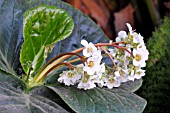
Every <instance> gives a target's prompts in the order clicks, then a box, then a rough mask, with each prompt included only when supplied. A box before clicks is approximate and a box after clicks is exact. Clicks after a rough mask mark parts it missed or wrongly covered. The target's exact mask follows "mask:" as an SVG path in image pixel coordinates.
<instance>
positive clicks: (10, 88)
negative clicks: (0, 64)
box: [0, 70, 68, 113]
mask: <svg viewBox="0 0 170 113" xmlns="http://www.w3.org/2000/svg"><path fill="white" fill-rule="evenodd" d="M24 89H25V84H24V82H22V81H21V80H20V79H19V78H17V77H16V76H14V75H11V74H8V73H6V72H3V71H1V70H0V111H1V113H68V112H67V111H66V110H64V109H63V108H62V107H60V106H59V105H58V104H56V103H54V102H53V101H51V100H49V99H47V98H45V97H42V96H39V95H36V94H33V93H29V94H26V93H25V92H23V90H24Z"/></svg>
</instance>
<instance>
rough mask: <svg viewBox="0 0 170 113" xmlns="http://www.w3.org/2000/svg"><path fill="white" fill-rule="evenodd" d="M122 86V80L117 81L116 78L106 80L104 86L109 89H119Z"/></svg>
mask: <svg viewBox="0 0 170 113" xmlns="http://www.w3.org/2000/svg"><path fill="white" fill-rule="evenodd" d="M120 85H121V81H120V80H116V79H114V78H106V79H105V84H104V86H106V87H108V88H109V89H112V88H113V87H119V86H120Z"/></svg>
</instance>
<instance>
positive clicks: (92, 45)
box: [89, 42, 97, 51]
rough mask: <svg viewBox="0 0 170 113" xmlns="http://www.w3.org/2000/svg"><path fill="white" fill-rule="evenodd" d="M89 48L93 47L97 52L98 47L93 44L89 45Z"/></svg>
mask: <svg viewBox="0 0 170 113" xmlns="http://www.w3.org/2000/svg"><path fill="white" fill-rule="evenodd" d="M89 47H91V48H92V50H93V51H97V48H96V46H94V44H93V43H91V42H90V43H89Z"/></svg>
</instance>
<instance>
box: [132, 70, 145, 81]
mask: <svg viewBox="0 0 170 113" xmlns="http://www.w3.org/2000/svg"><path fill="white" fill-rule="evenodd" d="M142 76H145V70H142V69H138V70H136V73H135V75H134V77H135V78H136V79H140V78H141V77H142Z"/></svg>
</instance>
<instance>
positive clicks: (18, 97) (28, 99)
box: [0, 0, 146, 113]
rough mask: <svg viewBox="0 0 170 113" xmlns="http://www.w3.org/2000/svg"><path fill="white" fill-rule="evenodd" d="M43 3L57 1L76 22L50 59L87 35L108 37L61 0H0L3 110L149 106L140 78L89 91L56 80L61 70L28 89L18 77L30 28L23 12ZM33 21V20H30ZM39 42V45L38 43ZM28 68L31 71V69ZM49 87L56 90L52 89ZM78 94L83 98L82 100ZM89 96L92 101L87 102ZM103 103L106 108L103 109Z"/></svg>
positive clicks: (135, 112) (134, 112) (26, 112)
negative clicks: (21, 50) (43, 83)
mask: <svg viewBox="0 0 170 113" xmlns="http://www.w3.org/2000/svg"><path fill="white" fill-rule="evenodd" d="M41 4H46V5H53V6H57V7H59V8H62V9H65V10H66V11H67V12H68V13H69V14H70V16H71V17H72V18H73V20H74V25H75V28H74V29H73V32H72V34H71V35H70V36H69V37H68V38H67V39H65V40H62V41H59V42H58V43H57V44H56V45H55V46H54V49H53V51H52V52H51V53H50V54H49V56H48V57H47V61H48V60H49V59H50V58H52V57H54V56H56V55H57V54H59V53H64V52H68V51H69V52H70V51H72V50H75V49H77V48H80V47H81V44H80V41H81V39H83V38H85V39H86V40H88V41H91V42H93V43H97V42H105V41H107V38H106V36H105V34H104V33H103V32H102V30H101V29H100V28H99V27H98V26H97V25H96V24H95V23H94V22H93V21H92V20H90V19H89V18H88V17H87V16H86V15H84V14H82V13H81V12H79V11H78V10H76V9H74V8H73V7H72V6H70V5H68V4H66V3H63V2H61V1H60V0H12V1H11V0H0V6H1V7H0V26H1V27H0V97H1V98H0V111H3V112H5V113H7V112H10V113H18V112H19V113H22V112H23V113H30V112H33V113H34V112H35V113H46V112H50V113H57V112H58V113H63V112H70V108H71V109H73V110H74V111H75V112H78V113H81V112H82V111H81V109H79V108H84V107H85V106H84V104H86V105H88V110H89V111H93V112H95V111H94V110H95V108H97V109H96V110H99V111H102V112H108V113H109V112H110V113H112V111H115V113H116V112H117V113H120V112H123V113H127V112H130V113H141V112H142V111H143V109H144V107H145V106H146V101H145V100H144V99H142V98H141V97H138V96H137V95H135V94H134V93H133V92H134V91H135V90H137V89H138V88H139V87H140V86H141V83H142V82H141V81H140V80H139V81H135V82H131V83H127V84H126V83H125V84H123V86H121V87H120V88H115V89H113V90H105V89H101V88H97V89H92V90H89V91H88V92H86V91H82V90H78V89H75V87H66V86H62V85H58V84H56V79H57V72H53V73H51V76H49V78H47V81H48V82H47V83H46V85H43V87H36V88H33V89H31V91H30V92H27V86H26V84H25V83H24V81H22V80H21V79H20V78H19V77H18V76H19V75H17V74H16V71H15V70H17V69H18V68H19V65H20V64H19V57H20V49H21V45H22V43H23V37H22V34H24V36H25V35H27V33H26V32H27V31H25V30H26V29H24V33H23V31H22V29H23V24H22V22H23V14H24V12H25V11H26V10H27V9H30V8H32V7H35V6H37V5H41ZM29 11H32V10H29ZM40 11H41V10H40ZM42 12H43V11H42ZM26 15H27V14H26ZM34 18H37V17H36V14H35V17H33V19H34ZM38 19H41V18H38ZM4 20H5V21H4ZM47 20H48V19H47ZM28 21H29V19H28ZM61 21H62V20H61ZM30 23H32V21H30ZM25 24H26V23H24V25H25ZM40 25H42V24H40ZM28 26H29V25H28ZM29 27H30V29H27V30H28V31H29V30H32V27H33V26H29ZM55 27H56V26H54V28H55ZM47 30H48V29H47ZM69 33H70V32H69ZM47 34H48V33H47ZM66 35H68V34H66ZM26 37H27V36H26ZM26 37H24V38H26ZM42 38H44V37H42ZM52 38H53V37H52ZM62 38H63V37H62ZM64 38H65V35H64ZM37 40H38V39H37ZM57 40H58V39H57ZM59 40H60V39H59ZM54 42H55V41H54ZM24 43H25V42H24ZM29 44H31V43H29ZM49 44H50V45H51V42H50V43H49ZM35 45H37V46H38V44H35ZM47 45H48V44H47ZM44 46H46V45H44ZM38 47H39V46H38ZM22 49H26V48H22ZM39 50H40V49H39ZM37 52H38V51H37ZM21 54H22V53H21ZM25 54H27V53H25ZM35 55H36V54H35ZM21 57H22V56H21ZM33 57H35V56H33ZM33 59H34V58H33ZM32 61H33V60H32ZM25 70H26V72H27V69H25ZM51 83H53V84H54V86H51V85H50V84H51ZM132 84H134V85H132ZM35 89H36V90H39V91H38V92H39V93H36V91H35ZM67 89H68V90H67ZM49 90H50V91H51V92H53V93H50V92H49ZM54 94H55V95H54ZM66 94H68V95H69V96H71V98H68V95H66ZM74 94H76V95H74ZM87 94H88V95H89V96H88V95H87ZM47 95H48V96H47ZM75 96H76V97H77V98H79V100H78V101H77V98H75ZM91 96H92V98H91ZM51 97H53V98H51ZM72 97H74V98H72ZM69 99H72V100H69ZM86 100H87V101H88V103H86ZM101 101H102V103H101ZM103 101H104V102H103ZM74 102H75V104H74ZM76 102H82V104H77V103H76ZM61 105H62V106H61ZM67 105H68V106H69V107H70V108H68V107H67V108H66V107H65V106H67ZM89 105H92V106H89ZM100 105H101V107H102V108H103V109H100ZM96 106H97V107H96ZM106 106H107V107H106ZM108 107H109V108H108ZM86 110H87V109H84V111H83V112H86ZM88 110H87V111H88ZM96 112H97V111H96Z"/></svg>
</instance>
